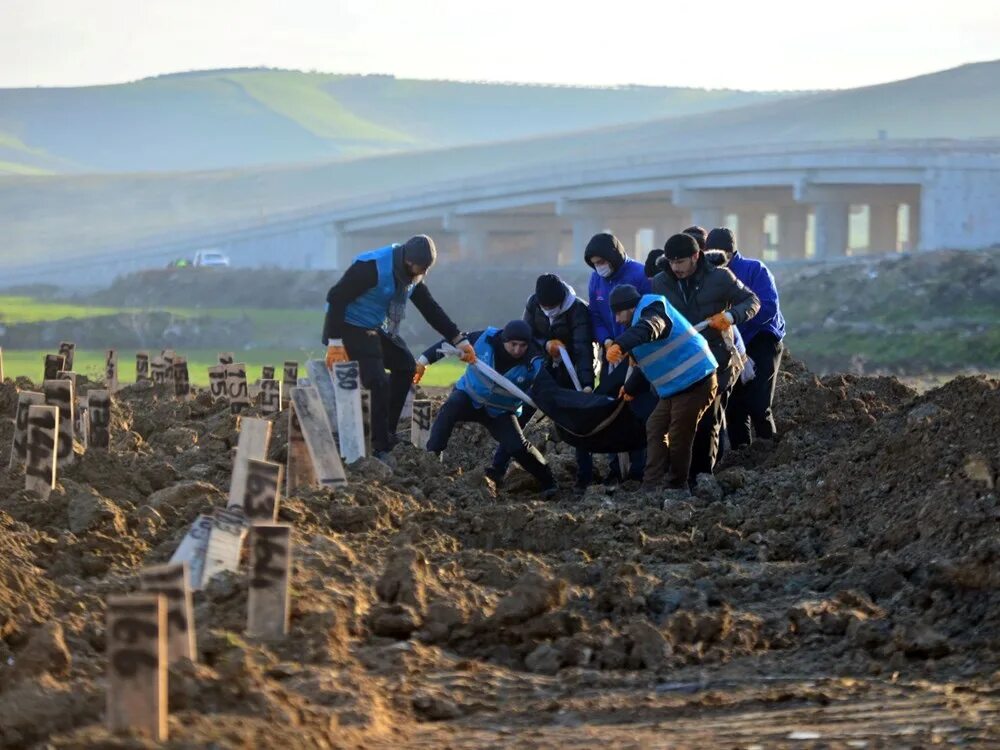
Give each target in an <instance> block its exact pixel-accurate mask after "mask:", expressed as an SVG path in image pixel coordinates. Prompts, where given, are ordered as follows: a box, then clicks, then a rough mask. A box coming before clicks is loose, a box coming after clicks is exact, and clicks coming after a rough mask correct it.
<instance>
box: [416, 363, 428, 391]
mask: <svg viewBox="0 0 1000 750" xmlns="http://www.w3.org/2000/svg"><path fill="white" fill-rule="evenodd" d="M425 372H427V365H425V364H423V363H421V362H417V369H416V371H415V372H414V373H413V385H417V384H418V383H419V382H420V381H421V379H422V378H423V377H424V373H425Z"/></svg>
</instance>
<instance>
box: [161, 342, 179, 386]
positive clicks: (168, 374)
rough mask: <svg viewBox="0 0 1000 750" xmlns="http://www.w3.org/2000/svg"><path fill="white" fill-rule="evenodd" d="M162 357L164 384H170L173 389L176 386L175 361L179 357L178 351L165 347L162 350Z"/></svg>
mask: <svg viewBox="0 0 1000 750" xmlns="http://www.w3.org/2000/svg"><path fill="white" fill-rule="evenodd" d="M160 358H161V359H162V360H163V365H164V368H163V384H164V385H166V386H170V389H171V390H173V386H174V361H175V360H176V359H177V352H175V351H174V350H173V349H164V350H163V351H162V352H160Z"/></svg>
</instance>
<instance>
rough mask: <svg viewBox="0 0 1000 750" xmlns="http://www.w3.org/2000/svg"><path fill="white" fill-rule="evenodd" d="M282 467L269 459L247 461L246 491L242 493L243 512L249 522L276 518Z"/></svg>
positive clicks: (270, 521) (279, 500)
mask: <svg viewBox="0 0 1000 750" xmlns="http://www.w3.org/2000/svg"><path fill="white" fill-rule="evenodd" d="M283 472H284V467H283V466H282V465H281V464H276V463H273V462H271V461H258V460H257V459H254V458H251V459H250V460H249V461H247V480H246V492H245V493H244V494H243V512H244V513H246V515H247V518H249V519H250V522H251V523H254V522H257V521H266V522H268V523H273V522H274V521H277V520H278V504H279V503H280V502H281V477H282V473H283Z"/></svg>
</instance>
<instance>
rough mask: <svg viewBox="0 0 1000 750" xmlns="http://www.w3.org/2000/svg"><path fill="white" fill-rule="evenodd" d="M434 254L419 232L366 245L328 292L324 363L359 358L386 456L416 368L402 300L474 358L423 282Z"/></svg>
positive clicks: (377, 444) (375, 444)
mask: <svg viewBox="0 0 1000 750" xmlns="http://www.w3.org/2000/svg"><path fill="white" fill-rule="evenodd" d="M436 258H437V249H436V248H435V247H434V240H432V239H431V238H430V237H428V236H427V235H424V234H418V235H416V236H415V237H411V238H410V239H409V240H407V241H406V242H405V243H403V244H402V245H398V244H396V245H388V246H386V247H382V248H379V249H377V250H370V251H368V252H365V253H362V254H361V255H359V256H358V257H357V258H355V259H354V262H353V263H352V264H351V265H350V267H349V268H348V269H347V270H346V271H345V272H344V275H343V276H341V277H340V280H339V281H338V282H337V283H336V284H334V285H333V287H331V288H330V291H329V292H328V293H327V295H326V302H327V308H326V320H325V321H324V324H323V342H324V343H325V344H327V347H328V349H327V360H326V363H327V367H332V366H333V364H334V363H335V362H346V361H348V360H354V361H356V362H357V363H358V365H359V367H360V369H361V384H362V385H363V386H364V387H365V388H367V389H368V390H369V391H370V392H371V400H372V408H371V420H372V449H373V450H374V452H375V455H376V456H382V457H384V455H385V454H386V453H388V452H389V451H390V450H392V447H393V445H395V443H396V442H398V441H397V438H396V426H397V425H398V424H399V415H400V413H401V412H402V411H403V403H404V402H405V401H406V394H407V393H408V391H409V389H410V384H411V383H412V381H413V376H414V373H415V372H416V362H415V361H414V359H413V355H412V354H410V350H409V349H408V348H407V346H406V343H405V342H404V341H403V339H402V338H400V336H399V325H400V323H401V322H402V320H403V315H404V313H405V312H406V300H407V299H410V300H412V302H413V304H414V305H416V307H417V309H418V310H419V311H420V313H421V314H422V315H423V316H424V319H425V320H426V321H427V322H428V324H430V326H431V327H432V328H434V329H435V330H436V331H437V332H438V333H440V334H441V335H442V336H443V337H444V338H445V339H447V340H448V341H450V342H451V343H452V344H454V345H456V346H457V347H458V348H459V349H460V350H461V352H462V359H463V360H464V361H466V362H474V361H475V359H476V355H475V352H474V351H473V348H472V345H471V344H470V343H469V342H468V340H467V339H465V337H464V336H463V335H462V333H461V332H460V331H459V330H458V327H457V326H456V325H455V324H454V323H453V322H452V320H451V318H449V317H448V315H447V314H446V313H445V311H444V310H442V309H441V306H440V305H439V304H438V303H437V302H436V301H435V300H434V297H432V296H431V293H430V290H429V289H428V288H427V286H426V284H424V282H423V280H424V275H425V274H426V273H427V272H428V271H429V270H430V267H431V266H432V265H434V261H435V260H436ZM387 369H388V370H389V375H388V376H387V375H386V372H385V371H386V370H387Z"/></svg>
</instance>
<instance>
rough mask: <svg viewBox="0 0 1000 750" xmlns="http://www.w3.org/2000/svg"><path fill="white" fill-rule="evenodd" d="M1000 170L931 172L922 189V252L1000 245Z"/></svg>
mask: <svg viewBox="0 0 1000 750" xmlns="http://www.w3.org/2000/svg"><path fill="white" fill-rule="evenodd" d="M998 205H1000V170H991V169H983V170H973V169H934V170H928V174H927V177H926V179H925V181H924V183H923V185H922V186H921V190H920V240H919V247H920V249H921V250H944V249H959V250H975V249H978V248H983V247H990V246H991V245H996V244H998V243H1000V211H997V206H998Z"/></svg>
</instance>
